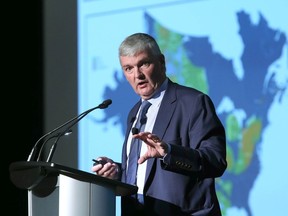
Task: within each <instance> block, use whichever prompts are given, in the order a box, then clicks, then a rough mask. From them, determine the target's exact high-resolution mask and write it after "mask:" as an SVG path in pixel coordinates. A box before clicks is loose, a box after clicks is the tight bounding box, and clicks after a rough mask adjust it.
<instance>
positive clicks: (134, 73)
mask: <svg viewBox="0 0 288 216" xmlns="http://www.w3.org/2000/svg"><path fill="white" fill-rule="evenodd" d="M120 64H121V66H122V69H123V72H124V75H125V77H126V79H127V81H128V82H129V83H130V85H131V86H132V88H133V89H134V91H135V92H136V94H138V95H139V96H140V97H142V98H143V99H146V100H147V99H149V98H150V97H151V96H152V95H153V93H154V92H155V90H156V89H157V88H158V87H159V86H160V85H161V84H162V82H163V81H164V79H165V78H166V75H165V65H164V57H163V56H161V57H159V58H155V57H154V56H153V55H149V52H146V51H143V52H140V53H138V54H137V55H135V56H120Z"/></svg>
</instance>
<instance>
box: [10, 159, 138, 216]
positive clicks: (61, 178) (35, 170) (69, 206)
mask: <svg viewBox="0 0 288 216" xmlns="http://www.w3.org/2000/svg"><path fill="white" fill-rule="evenodd" d="M10 179H11V181H12V182H13V183H14V185H16V186H17V187H19V188H21V189H27V190H28V215H29V216H51V215H53V216H54V215H55V216H56V215H59V216H80V215H81V216H114V215H115V212H116V208H115V206H116V196H126V195H131V194H135V193H136V192H137V187H136V186H133V185H129V184H125V183H122V182H120V181H116V180H111V179H108V178H104V177H101V176H97V175H94V174H92V173H87V172H84V171H81V170H77V169H73V168H70V167H66V166H62V165H59V164H55V163H48V162H35V161H29V162H28V161H20V162H14V163H12V164H11V165H10Z"/></svg>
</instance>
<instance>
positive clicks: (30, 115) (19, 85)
mask: <svg viewBox="0 0 288 216" xmlns="http://www.w3.org/2000/svg"><path fill="white" fill-rule="evenodd" d="M2 10H3V13H4V14H6V15H5V18H4V19H2V23H4V28H2V31H1V32H2V35H4V40H3V42H4V44H3V47H5V49H4V53H2V54H3V55H2V56H3V57H4V60H3V63H4V65H3V66H2V68H4V69H3V70H2V79H1V80H2V85H1V87H2V108H4V109H3V112H2V114H3V115H4V119H5V121H4V124H3V125H2V131H3V128H4V134H2V157H3V158H4V159H2V160H3V161H5V165H4V171H5V182H4V183H3V184H2V186H3V191H4V193H5V194H6V193H7V196H2V198H3V199H4V203H3V204H4V205H3V207H4V209H3V210H2V211H3V212H6V213H5V214H6V215H9V216H16V215H17V216H18V215H19V216H25V215H28V206H27V205H28V199H27V191H26V190H23V189H19V188H17V187H16V186H15V185H14V184H13V183H12V182H11V181H10V177H9V173H10V172H9V166H10V164H11V163H13V162H15V161H22V160H24V161H25V160H27V158H28V155H29V153H30V150H31V148H32V146H33V145H34V143H35V142H36V140H37V139H38V138H39V137H40V136H41V135H42V131H43V105H42V104H43V100H42V93H43V85H42V83H43V80H42V77H43V72H42V71H43V70H42V68H43V60H42V57H43V54H42V28H43V26H42V1H41V0H29V1H21V0H19V1H9V3H8V6H3V7H2ZM3 75H4V76H3ZM6 187H8V188H6Z"/></svg>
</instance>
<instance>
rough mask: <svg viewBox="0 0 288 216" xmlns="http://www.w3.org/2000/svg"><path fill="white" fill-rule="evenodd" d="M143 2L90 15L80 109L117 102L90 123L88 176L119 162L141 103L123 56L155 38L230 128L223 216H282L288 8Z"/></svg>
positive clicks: (84, 21)
mask: <svg viewBox="0 0 288 216" xmlns="http://www.w3.org/2000/svg"><path fill="white" fill-rule="evenodd" d="M124 2H126V3H129V2H130V1H124ZM141 2H142V1H140V3H139V2H138V4H137V5H133V4H127V5H129V6H127V5H126V7H123V6H122V7H121V8H119V9H118V10H116V9H115V10H111V11H105V13H104V12H103V11H102V12H101V13H100V12H99V11H97V10H96V9H95V12H93V11H92V9H91V5H89V8H90V9H89V10H87V12H86V13H84V12H83V16H82V18H81V19H80V20H81V22H80V23H81V26H82V27H81V28H80V29H82V31H81V32H82V33H80V35H81V38H82V40H81V41H80V53H81V55H80V57H79V58H80V59H79V61H80V69H79V70H80V71H79V109H80V110H85V109H87V108H90V107H93V106H95V101H96V103H97V101H98V102H99V103H100V102H102V101H103V100H105V99H108V98H109V99H112V101H113V103H112V105H111V107H109V108H108V109H105V110H103V111H102V112H97V113H94V114H92V115H90V116H88V117H87V119H86V120H85V121H83V122H81V124H80V134H79V164H80V165H79V166H80V167H79V168H80V169H83V170H86V171H90V168H91V159H92V158H95V157H97V156H100V155H106V156H108V157H111V158H113V159H114V160H116V161H120V156H121V148H122V142H123V138H124V132H125V127H126V116H127V113H128V111H129V110H130V108H131V107H132V105H134V103H136V102H137V101H138V100H139V98H138V96H137V95H135V93H134V92H133V90H132V88H131V87H130V85H129V84H128V82H127V81H126V80H125V78H124V76H123V75H122V71H121V68H120V67H119V62H118V56H117V54H118V53H117V51H118V46H119V44H120V42H121V41H122V40H123V39H124V38H125V37H126V36H128V35H129V34H131V33H134V32H138V31H141V32H147V33H149V34H151V35H152V36H154V37H155V38H156V40H157V41H158V42H159V45H160V47H161V50H162V52H163V54H164V55H165V56H166V63H167V75H168V77H169V78H170V79H172V80H173V81H175V82H178V83H181V84H183V85H186V86H191V87H194V88H197V89H199V90H201V91H203V92H205V93H207V94H208V95H210V96H211V98H212V100H213V102H214V104H215V107H216V109H217V113H218V115H219V117H220V119H221V121H222V123H223V125H224V126H225V129H226V133H227V160H228V168H227V170H226V172H225V174H224V175H223V176H222V177H221V178H218V179H217V180H216V187H217V194H218V197H219V201H220V203H221V209H222V213H223V215H229V216H230V215H231V216H238V215H247V216H257V215H282V212H285V210H284V208H285V201H284V200H285V194H286V193H287V192H288V171H285V168H282V166H281V164H283V162H282V161H283V160H285V156H286V152H287V150H288V145H287V144H288V143H287V141H286V139H285V132H286V131H285V128H287V126H286V122H288V90H287V86H288V45H287V34H288V25H287V24H286V23H287V22H286V19H287V15H286V13H284V9H283V7H284V8H285V6H286V8H288V7H287V6H288V3H285V2H284V1H280V0H278V1H274V2H273V4H272V3H269V4H267V5H266V6H265V5H263V4H264V3H263V2H262V3H261V1H234V3H230V1H224V0H222V1H209V0H207V1H159V2H161V4H160V3H159V4H157V3H155V1H154V2H152V1H148V2H147V1H146V3H145V4H144V3H141ZM149 2H151V3H149ZM165 2H166V4H164V3H165ZM216 2H217V4H216ZM237 2H239V3H237ZM245 2H246V3H245ZM86 4H87V3H86ZM95 4H96V3H95ZM134 4H135V3H134ZM224 4H225V6H226V7H225V10H224V9H223V10H222V8H224V7H221V6H220V5H224ZM260 4H261V5H262V7H259V8H258V6H259V5H260ZM95 6H96V5H95ZM115 7H116V6H115ZM83 8H85V3H83ZM98 8H99V7H98ZM216 9H217V10H216ZM281 11H282V12H283V14H282V15H283V16H279V13H281ZM284 14H285V16H286V19H285V18H284V17H285V16H284ZM275 17H277V18H275ZM279 17H282V19H279ZM104 23H106V24H105V25H104ZM96 105H97V104H96ZM286 130H287V129H286ZM284 163H285V162H284ZM276 197H277V200H276V199H274V198H276ZM281 206H282V207H281ZM281 208H283V209H281ZM277 211H278V212H277Z"/></svg>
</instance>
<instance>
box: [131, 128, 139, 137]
mask: <svg viewBox="0 0 288 216" xmlns="http://www.w3.org/2000/svg"><path fill="white" fill-rule="evenodd" d="M138 133H139V129H138V128H136V127H133V128H132V134H133V135H134V134H138Z"/></svg>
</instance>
